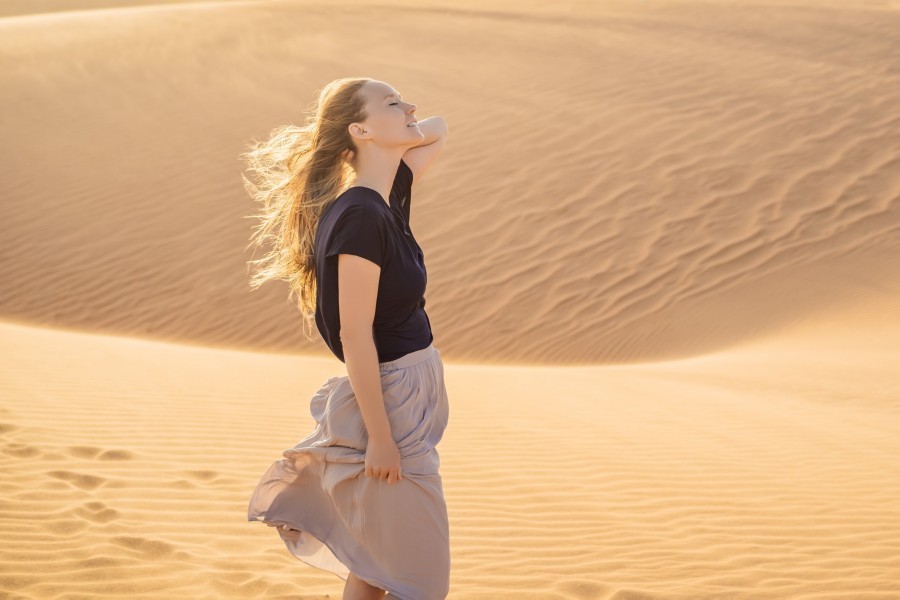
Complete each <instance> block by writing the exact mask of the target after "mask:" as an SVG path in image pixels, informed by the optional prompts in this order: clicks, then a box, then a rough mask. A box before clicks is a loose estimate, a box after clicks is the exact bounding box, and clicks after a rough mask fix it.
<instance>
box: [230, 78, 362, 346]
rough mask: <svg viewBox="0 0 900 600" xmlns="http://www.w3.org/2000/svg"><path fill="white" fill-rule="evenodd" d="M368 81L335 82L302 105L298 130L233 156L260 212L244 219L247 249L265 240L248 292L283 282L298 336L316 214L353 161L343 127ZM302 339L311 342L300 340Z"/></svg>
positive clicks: (309, 284)
mask: <svg viewBox="0 0 900 600" xmlns="http://www.w3.org/2000/svg"><path fill="white" fill-rule="evenodd" d="M368 81H371V79H370V78H368V77H344V78H341V79H335V80H334V81H332V82H331V83H329V84H328V85H326V86H325V87H324V88H322V89H321V90H320V91H319V94H318V98H317V99H316V100H314V101H313V103H312V104H311V105H310V107H309V111H308V112H309V113H310V114H309V116H307V118H306V124H305V125H303V126H302V127H299V126H296V125H282V126H279V127H276V128H275V129H274V130H273V131H272V132H271V134H270V136H269V139H267V140H264V141H258V140H254V141H253V142H252V143H251V144H250V149H249V150H247V151H246V152H243V153H241V154H240V158H242V159H243V160H245V161H246V163H247V165H248V167H249V169H250V170H251V171H252V172H254V173H255V174H256V178H257V179H258V181H257V182H253V181H250V180H249V179H247V177H245V176H244V174H243V173H241V178H242V179H243V181H244V189H245V190H247V193H249V194H250V196H251V197H252V198H253V199H254V200H257V201H258V202H259V203H260V204H261V205H262V206H261V210H260V211H259V212H258V213H257V214H254V215H250V218H256V219H258V220H259V223H258V224H257V225H256V226H255V227H254V232H253V234H252V235H251V236H250V243H249V244H248V247H249V246H251V245H254V244H255V245H256V246H262V245H263V244H264V243H265V242H266V241H269V242H271V244H272V248H271V250H269V252H267V253H266V255H265V256H264V257H263V258H261V259H256V260H251V261H249V263H248V264H250V265H257V267H258V271H257V272H256V274H255V275H254V276H253V277H252V278H251V280H250V286H251V289H256V288H259V286H261V285H262V284H263V283H264V282H266V281H268V280H269V279H283V280H286V281H287V282H288V284H289V290H288V299H290V298H291V297H292V296H293V294H294V293H296V294H297V296H298V299H297V307H298V308H299V309H300V312H301V313H302V314H303V318H304V332H306V330H307V326H308V327H309V330H310V331H312V329H313V326H314V322H315V309H316V263H315V259H314V256H313V250H314V248H313V242H314V241H315V235H316V229H317V227H318V224H319V216H320V215H321V214H322V213H323V212H324V211H325V209H327V208H328V206H329V205H330V204H331V203H332V202H333V201H334V199H335V198H336V197H337V196H338V195H339V194H340V193H341V192H342V191H343V188H344V186H345V185H346V181H347V177H348V175H349V174H350V172H351V168H352V164H353V161H352V160H351V159H349V158H348V157H349V156H350V154H349V153H350V152H352V157H353V158H354V159H355V158H356V155H357V148H356V145H355V144H354V143H353V138H352V136H351V135H350V132H349V131H348V130H347V126H348V125H349V124H350V123H354V122H359V121H364V120H365V119H366V117H367V114H366V113H365V98H364V97H363V96H362V94H358V93H357V92H358V91H359V89H360V88H361V87H362V86H363V85H364V84H365V83H366V82H368ZM307 338H308V339H312V338H310V337H309V334H307Z"/></svg>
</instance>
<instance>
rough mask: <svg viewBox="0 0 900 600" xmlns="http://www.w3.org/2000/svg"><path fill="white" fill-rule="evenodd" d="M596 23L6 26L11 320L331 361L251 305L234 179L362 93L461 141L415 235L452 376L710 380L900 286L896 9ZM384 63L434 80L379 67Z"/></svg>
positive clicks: (432, 176) (432, 13) (435, 178)
mask: <svg viewBox="0 0 900 600" xmlns="http://www.w3.org/2000/svg"><path fill="white" fill-rule="evenodd" d="M581 9H582V7H579V10H581ZM548 10H549V9H543V12H547V11H548ZM584 11H585V12H584V14H583V15H579V14H571V13H567V12H565V11H564V10H562V8H559V9H558V10H556V11H555V14H556V16H555V17H554V16H552V15H547V14H537V12H536V13H534V14H532V13H529V12H527V11H524V12H523V11H522V10H521V9H520V11H519V12H514V11H513V9H512V8H511V7H509V6H498V7H497V8H496V10H487V9H482V10H480V11H475V10H470V9H468V8H466V7H465V5H463V6H462V8H459V9H456V10H452V9H449V8H434V7H432V8H428V7H426V8H414V7H409V6H404V7H403V9H402V10H400V9H397V10H394V11H392V10H390V8H389V7H385V6H380V7H376V6H366V5H362V6H360V7H359V8H358V10H347V9H346V8H345V7H344V8H342V7H329V6H327V5H303V4H295V3H291V2H270V3H249V4H248V3H223V4H220V5H215V4H203V3H201V4H191V5H185V6H152V7H148V8H146V9H136V8H128V9H119V10H96V11H85V12H77V13H58V14H56V15H38V16H35V17H30V18H27V19H21V18H9V19H0V61H2V62H0V73H3V75H2V77H3V81H2V84H3V85H2V88H3V89H5V90H7V92H6V93H5V94H3V95H2V96H0V102H2V103H0V108H2V109H3V112H4V114H14V115H16V118H15V119H12V120H9V122H8V123H7V124H6V126H5V143H4V144H3V145H2V156H0V158H2V163H0V164H2V165H3V166H2V167H0V168H2V169H3V171H2V173H0V178H2V184H0V185H2V186H3V187H2V191H3V197H4V217H5V218H4V219H3V221H2V227H3V235H2V236H0V240H2V241H0V252H2V255H3V256H5V257H10V258H14V260H4V261H3V263H2V267H0V268H2V273H0V280H2V281H3V282H8V285H5V286H4V287H6V288H7V290H8V291H7V293H5V294H4V295H3V296H2V298H0V313H2V314H3V315H6V316H7V317H9V318H13V319H16V320H22V321H26V322H31V323H35V324H46V323H50V324H54V325H59V326H65V327H72V328H75V329H79V330H90V331H102V332H109V333H120V334H131V335H140V336H141V337H152V338H156V339H166V340H170V341H183V342H189V343H200V344H205V345H214V346H224V347H231V348H236V349H263V350H280V351H293V350H301V351H304V352H319V353H322V352H323V348H324V346H323V344H322V341H321V340H320V339H318V337H316V339H314V340H306V339H304V337H303V333H302V329H301V324H300V321H299V317H298V314H297V312H296V310H295V308H294V307H293V306H292V305H291V304H290V303H288V301H287V300H286V288H285V287H284V286H277V285H275V284H272V285H270V286H269V287H268V289H265V288H263V289H262V290H260V291H258V292H257V293H248V289H249V288H248V285H247V280H248V267H247V265H246V261H247V260H249V259H250V258H251V255H250V253H249V251H244V248H245V245H246V242H247V239H248V236H249V232H250V227H251V224H252V221H250V220H249V219H246V218H245V217H246V215H248V214H250V212H251V211H252V210H253V207H252V206H251V204H250V200H249V198H247V197H246V196H245V194H244V192H243V189H242V188H241V186H240V178H239V172H240V169H241V166H242V165H241V164H240V163H239V162H238V160H237V158H236V157H237V154H238V153H239V152H240V150H241V149H242V147H243V144H244V143H245V142H247V141H248V140H249V139H251V138H253V137H262V136H264V135H265V134H267V133H268V131H269V129H270V128H271V127H274V126H275V125H277V124H280V123H285V122H291V121H293V122H299V121H300V119H301V112H300V111H302V108H303V107H304V106H305V105H306V103H307V102H308V101H309V99H310V98H311V94H312V93H313V91H314V89H315V88H316V87H317V86H319V85H322V84H323V83H324V82H325V81H327V80H329V79H330V78H332V77H335V76H338V75H346V74H348V73H351V72H353V73H360V74H363V73H366V74H370V75H372V76H376V77H379V78H382V79H386V80H389V81H391V82H392V84H393V85H395V86H396V87H397V88H398V89H400V90H401V91H402V92H404V93H405V95H409V96H410V97H411V98H414V99H415V100H416V101H417V102H418V104H419V106H420V111H419V116H420V117H425V116H428V115H429V114H443V115H445V116H446V117H447V118H448V121H450V122H451V123H452V125H453V127H454V134H456V135H454V139H453V142H452V143H451V144H450V145H449V147H448V149H447V150H446V154H445V156H444V157H443V159H442V162H441V163H440V164H439V165H438V166H436V168H435V169H434V170H433V171H432V172H430V173H428V174H427V175H426V177H425V178H423V179H422V181H421V182H418V183H416V185H415V186H414V191H415V193H414V200H413V204H414V206H413V211H412V212H413V216H412V221H413V229H414V231H415V232H416V233H417V236H418V237H419V239H420V241H421V244H422V246H423V248H424V250H425V254H426V259H427V261H428V265H429V291H428V295H427V297H428V299H429V302H428V307H429V309H430V312H429V315H430V316H432V317H433V319H432V320H433V322H434V324H435V330H436V333H437V336H438V337H439V339H441V340H442V341H443V346H444V350H445V356H448V357H454V358H458V359H463V360H469V361H491V360H499V361H504V362H513V361H514V362H523V363H538V364H549V363H555V364H560V363H561V364H587V363H597V362H604V363H609V362H630V361H640V360H652V359H661V358H665V359H668V358H673V357H679V356H688V355H698V354H702V353H705V352H710V351H714V350H716V349H720V348H725V347H730V346H732V345H734V344H739V343H741V342H742V341H745V340H747V339H751V338H753V337H756V336H758V335H767V334H771V333H775V332H777V331H779V330H780V329H782V328H783V327H784V326H786V325H790V324H792V323H795V322H797V321H798V320H803V319H806V318H809V317H810V316H811V315H814V314H816V313H818V312H819V311H820V310H821V307H822V305H823V304H828V305H829V308H828V310H832V309H846V310H852V306H853V305H854V304H856V303H858V302H860V301H864V300H865V298H866V295H867V294H868V293H869V292H870V289H871V287H872V286H874V285H880V283H881V282H882V281H884V280H888V281H893V282H896V281H900V276H898V275H900V273H898V271H900V261H897V260H894V258H895V256H896V252H897V248H898V245H900V242H898V239H900V234H898V229H900V207H898V203H900V201H898V198H900V175H898V173H900V169H898V168H897V167H898V161H900V133H898V132H900V129H898V127H897V126H896V124H897V121H898V118H900V112H898V109H897V108H896V107H898V106H900V72H898V71H897V61H896V60H895V58H896V53H895V44H894V40H895V39H896V38H895V36H894V35H893V32H894V31H897V30H898V29H900V12H897V11H892V10H888V9H885V10H881V11H878V10H872V9H866V10H862V9H859V10H856V9H837V8H828V9H825V8H822V9H817V10H814V9H811V8H802V7H799V6H794V7H790V8H783V9H777V8H775V7H768V8H765V10H763V9H761V8H759V9H758V8H754V7H749V6H747V5H740V6H729V7H726V6H712V5H708V6H704V5H696V4H690V5H689V4H665V5H663V4H660V3H652V2H645V3H635V2H628V3H625V2H619V3H612V4H610V5H609V7H608V9H607V10H606V11H605V12H604V11H601V10H600V9H598V8H593V9H589V8H587V7H584ZM387 18H390V20H391V27H390V28H387V29H385V28H383V27H382V28H377V27H371V26H367V24H369V23H372V22H383V21H384V20H385V19H387ZM237 23H239V24H240V26H236V24H237ZM360 28H361V29H362V31H361V32H360ZM435 28H440V30H441V31H442V33H441V36H440V39H441V40H442V46H434V44H433V40H434V38H435V34H434V30H435ZM394 31H396V32H399V33H398V34H397V35H398V36H399V37H396V38H392V37H391V35H390V34H391V32H394ZM385 44H393V45H394V46H395V47H398V48H407V49H408V52H409V53H410V54H409V55H408V56H407V57H405V58H403V59H400V58H397V55H396V53H395V54H393V55H392V54H390V53H389V52H386V51H385V52H384V53H382V52H372V51H371V50H370V48H371V47H373V45H374V46H375V47H384V45H385ZM444 45H445V46H446V47H453V48H454V51H453V52H443V51H439V50H437V48H443V47H445V46H444ZM429 48H433V49H432V50H429ZM430 53H431V54H430ZM484 56H493V59H492V60H488V61H486V60H484V59H483V57H484ZM461 64H467V65H470V64H478V65H479V68H478V69H474V70H473V69H471V68H466V69H460V68H459V65H461ZM524 65H527V67H528V68H527V70H522V66H524ZM451 90H452V92H451ZM13 91H14V93H13ZM48 170H49V173H50V175H49V176H48ZM809 272H816V273H817V275H816V277H815V279H810V278H809V277H807V273H809ZM773 299H776V300H777V304H775V305H773V302H772V300H773ZM832 304H835V306H831V305H832ZM485 332H490V335H485Z"/></svg>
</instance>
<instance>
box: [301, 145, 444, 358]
mask: <svg viewBox="0 0 900 600" xmlns="http://www.w3.org/2000/svg"><path fill="white" fill-rule="evenodd" d="M412 180H413V174H412V170H411V169H410V168H409V165H407V164H406V163H405V162H403V160H402V159H401V161H400V166H399V167H398V169H397V173H396V175H395V176H394V182H393V185H392V186H391V193H390V206H388V205H387V204H386V203H385V201H384V198H382V196H381V194H380V193H378V192H377V191H375V190H374V189H372V188H368V187H364V186H353V187H350V188H349V189H347V190H345V191H344V192H343V193H341V194H340V195H339V196H338V197H337V198H336V199H335V200H334V202H333V203H332V204H330V205H329V206H328V208H327V209H325V212H324V213H323V214H322V215H321V216H320V217H319V223H318V226H317V229H316V236H315V242H314V244H315V245H314V250H313V254H314V255H315V261H316V288H317V290H316V326H317V328H318V330H319V333H320V334H321V335H322V338H323V339H324V340H325V343H326V344H327V345H328V347H329V348H330V349H331V351H332V352H333V353H334V355H335V356H336V357H337V358H338V359H339V360H340V361H341V362H346V361H345V360H344V348H343V344H342V343H341V337H340V332H341V320H340V311H339V308H338V254H355V255H356V256H361V257H363V258H365V259H368V260H370V261H372V262H374V263H375V264H377V265H379V266H380V267H381V275H380V277H379V281H378V296H377V298H376V301H375V318H374V321H373V324H372V325H373V327H372V329H373V335H374V339H375V348H376V349H377V350H378V362H386V361H389V360H396V359H398V358H400V357H401V356H403V355H404V354H408V353H410V352H414V351H415V350H421V349H422V348H425V347H427V346H428V345H429V344H430V343H431V342H432V340H433V339H434V337H433V335H432V332H431V322H430V321H429V319H428V315H427V314H426V312H425V287H426V284H427V282H428V273H427V271H426V269H425V255H424V253H423V252H422V249H421V248H420V247H419V244H418V243H417V242H416V239H415V238H414V237H413V234H412V231H411V230H410V228H409V207H410V201H411V199H412Z"/></svg>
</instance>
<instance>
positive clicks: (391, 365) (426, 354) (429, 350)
mask: <svg viewBox="0 0 900 600" xmlns="http://www.w3.org/2000/svg"><path fill="white" fill-rule="evenodd" d="M435 352H437V348H435V347H434V342H431V343H430V344H428V345H427V346H426V347H424V348H422V349H421V350H413V351H412V352H409V353H408V354H404V355H403V356H401V357H400V358H397V359H394V360H389V361H385V362H382V363H378V366H379V367H380V368H381V370H384V371H393V370H394V369H404V368H406V367H411V366H413V365H416V364H419V363H420V362H424V361H426V360H428V359H429V358H431V355H432V354H434V353H435Z"/></svg>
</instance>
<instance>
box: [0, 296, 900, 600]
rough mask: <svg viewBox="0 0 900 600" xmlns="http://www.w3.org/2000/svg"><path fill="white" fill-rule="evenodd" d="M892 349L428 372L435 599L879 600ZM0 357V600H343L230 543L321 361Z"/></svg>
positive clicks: (301, 410) (895, 400)
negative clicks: (436, 426)
mask: <svg viewBox="0 0 900 600" xmlns="http://www.w3.org/2000/svg"><path fill="white" fill-rule="evenodd" d="M884 308H885V307H884V306H882V307H880V309H881V310H883V309H884ZM868 314H875V312H872V313H868ZM897 335H898V328H897V327H896V326H894V327H891V328H890V329H887V330H886V329H885V328H884V327H883V326H881V325H879V324H878V323H877V322H874V321H870V322H868V323H857V324H856V325H854V326H850V324H846V325H845V326H844V327H842V328H835V329H834V330H833V331H832V336H830V337H829V338H826V337H824V336H817V334H816V332H815V331H814V330H813V331H806V332H801V331H798V332H796V333H795V335H793V336H792V337H791V338H790V339H787V340H781V339H778V340H769V341H767V342H757V343H755V344H747V345H746V347H744V348H741V349H736V350H732V351H723V352H720V353H717V354H714V355H710V356H707V357H700V358H692V359H684V360H678V361H671V362H660V363H657V364H648V365H619V366H615V365H611V366H596V367H543V368H532V369H523V368H521V367H502V366H493V367H485V366H480V365H461V364H453V363H450V362H448V363H447V368H446V373H447V386H448V391H449V393H450V398H451V407H452V408H451V417H450V425H449V427H448V429H447V432H446V434H445V437H444V440H443V441H442V442H441V470H442V474H443V477H444V480H445V490H446V494H447V503H448V507H449V511H450V524H451V540H452V541H451V544H452V546H451V547H452V564H453V571H452V587H451V595H450V597H451V598H466V599H471V598H510V599H511V598H523V597H524V598H560V599H573V600H574V599H612V598H615V599H621V598H648V599H649V598H659V599H669V598H679V599H681V598H683V599H688V598H754V599H758V598H804V599H806V598H863V597H866V598H891V597H892V594H894V593H895V592H896V584H897V573H898V572H900V543H898V540H900V515H898V512H897V497H898V495H900V467H898V465H897V461H896V456H897V455H898V453H900V417H898V415H900V380H898V377H897V371H896V365H897V364H900V348H898V345H897V344H896V343H894V344H893V345H891V344H887V343H885V342H884V341H883V340H884V338H885V337H886V336H890V337H891V339H892V340H893V341H894V342H896V340H897ZM0 340H2V344H3V347H4V348H15V352H10V353H8V356H6V357H5V358H4V361H3V363H2V367H0V369H2V370H0V382H2V389H0V393H2V397H3V398H4V400H3V403H2V404H3V409H2V412H0V449H2V455H0V456H2V459H0V461H2V462H0V464H2V468H0V473H2V476H0V477H2V479H0V481H2V486H3V489H4V491H5V493H4V500H3V504H2V513H0V514H2V517H0V523H2V531H3V534H2V537H3V539H4V543H3V544H2V550H0V568H2V571H3V573H4V575H3V576H2V577H0V594H2V593H6V594H9V595H10V596H9V597H11V598H61V597H72V596H73V595H74V594H80V595H81V596H82V597H111V598H122V597H126V595H127V596H129V597H135V596H136V597H153V598H162V597H167V598H274V597H304V598H325V597H326V594H329V595H330V596H328V597H331V598H339V597H340V592H341V590H342V589H343V585H342V582H341V581H340V580H339V579H338V578H336V577H335V576H333V575H331V574H330V573H325V572H322V571H318V570H316V569H312V568H310V567H307V566H305V565H302V564H301V563H299V562H298V561H296V559H294V558H293V557H291V556H290V555H288V553H287V551H286V550H285V548H284V547H283V544H282V543H281V541H280V540H279V539H278V538H277V536H276V535H275V534H274V532H273V531H272V530H271V529H270V528H267V527H262V526H259V527H254V526H253V524H248V523H246V522H245V521H244V518H245V514H244V511H245V509H246V506H245V502H246V500H247V493H248V489H249V488H250V487H251V486H252V485H253V484H254V483H255V482H256V479H257V478H258V477H259V475H260V474H261V470H262V469H264V468H265V467H266V466H267V465H268V464H269V462H270V461H271V460H274V459H276V458H278V457H280V451H281V450H282V449H284V448H288V447H290V446H293V444H294V443H296V442H297V441H298V440H300V439H302V438H303V437H305V436H306V434H307V433H309V432H310V431H311V430H312V424H313V421H312V418H311V416H310V414H309V395H310V394H311V392H312V391H313V390H315V389H316V388H317V387H318V385H319V384H320V383H321V382H322V381H324V380H325V378H326V377H327V376H329V375H330V374H333V373H335V372H336V370H335V369H336V364H337V361H336V360H334V359H319V358H313V357H304V356H289V355H275V354H270V355H266V354H262V353H251V352H232V351H222V350H209V349H203V348H192V347H187V346H183V345H170V344H163V343H154V342H147V341H140V340H135V339H129V338H114V337H107V336H99V335H86V334H73V333H62V332H59V331H55V330H53V329H38V328H29V327H22V326H15V325H11V324H4V325H2V326H0ZM873 340H882V342H881V343H880V344H876V343H873ZM848 347H849V348H852V351H851V352H848ZM257 525H258V524H257ZM298 595H299V596H298Z"/></svg>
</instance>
